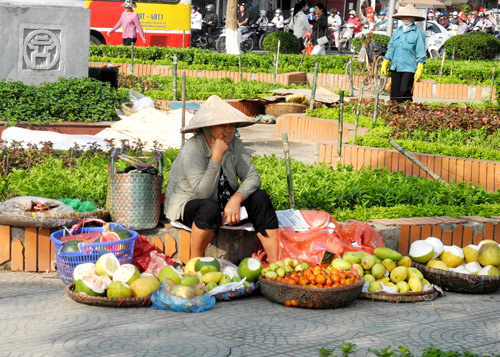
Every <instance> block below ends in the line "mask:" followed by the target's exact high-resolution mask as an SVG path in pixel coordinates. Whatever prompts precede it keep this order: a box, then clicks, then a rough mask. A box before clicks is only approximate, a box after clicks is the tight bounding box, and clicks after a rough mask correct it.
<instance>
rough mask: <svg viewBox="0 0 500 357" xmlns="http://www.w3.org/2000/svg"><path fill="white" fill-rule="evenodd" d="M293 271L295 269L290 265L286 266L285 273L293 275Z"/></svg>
mask: <svg viewBox="0 0 500 357" xmlns="http://www.w3.org/2000/svg"><path fill="white" fill-rule="evenodd" d="M292 271H293V268H292V267H291V266H289V265H285V273H291V272H292Z"/></svg>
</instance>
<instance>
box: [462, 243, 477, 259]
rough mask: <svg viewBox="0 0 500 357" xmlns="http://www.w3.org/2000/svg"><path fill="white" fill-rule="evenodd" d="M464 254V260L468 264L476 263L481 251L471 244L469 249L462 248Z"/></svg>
mask: <svg viewBox="0 0 500 357" xmlns="http://www.w3.org/2000/svg"><path fill="white" fill-rule="evenodd" d="M462 251H463V252H464V259H465V262H466V263H474V262H477V261H478V259H479V249H478V247H477V245H473V244H469V245H468V246H467V247H465V248H462Z"/></svg>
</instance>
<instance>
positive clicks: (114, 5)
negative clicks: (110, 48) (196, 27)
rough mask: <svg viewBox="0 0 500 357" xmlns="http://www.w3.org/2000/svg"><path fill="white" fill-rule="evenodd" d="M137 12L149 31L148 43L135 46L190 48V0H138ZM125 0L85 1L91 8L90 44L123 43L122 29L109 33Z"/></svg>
mask: <svg viewBox="0 0 500 357" xmlns="http://www.w3.org/2000/svg"><path fill="white" fill-rule="evenodd" d="M135 3H136V4H137V7H136V8H134V11H135V12H136V13H137V14H138V15H139V19H140V21H141V25H142V28H143V30H144V33H145V34H146V43H145V44H143V42H142V41H137V42H136V44H135V46H159V47H189V44H190V38H191V0H143V1H136V2H135ZM122 4H123V0H85V6H86V7H87V8H89V9H90V44H91V45H105V44H107V45H121V44H122V43H123V41H122V30H121V28H120V29H118V30H117V31H116V32H114V33H112V34H111V36H107V32H108V31H109V30H111V29H112V28H113V27H114V26H115V24H116V23H117V22H118V20H119V19H120V16H121V14H122V12H123V6H122Z"/></svg>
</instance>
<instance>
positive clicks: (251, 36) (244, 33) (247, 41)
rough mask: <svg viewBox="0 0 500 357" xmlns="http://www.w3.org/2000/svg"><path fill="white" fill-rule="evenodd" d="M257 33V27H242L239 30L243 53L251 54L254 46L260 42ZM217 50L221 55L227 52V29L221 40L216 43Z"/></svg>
mask: <svg viewBox="0 0 500 357" xmlns="http://www.w3.org/2000/svg"><path fill="white" fill-rule="evenodd" d="M256 32H257V27H256V26H250V27H247V26H241V27H239V28H238V39H239V42H240V49H241V51H242V52H250V51H252V50H253V48H254V45H255V44H256V43H257V42H258V40H257V37H256ZM215 49H216V50H217V51H218V52H219V53H223V52H226V28H224V30H223V31H222V33H221V34H220V36H219V38H218V39H217V42H216V43H215Z"/></svg>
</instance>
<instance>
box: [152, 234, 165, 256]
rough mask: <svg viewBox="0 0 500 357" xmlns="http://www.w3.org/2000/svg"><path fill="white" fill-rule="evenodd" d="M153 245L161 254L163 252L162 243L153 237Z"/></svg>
mask: <svg viewBox="0 0 500 357" xmlns="http://www.w3.org/2000/svg"><path fill="white" fill-rule="evenodd" d="M153 244H154V245H156V248H158V250H159V251H160V252H162V253H164V252H165V247H164V246H163V242H162V241H161V239H160V238H158V237H153Z"/></svg>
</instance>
